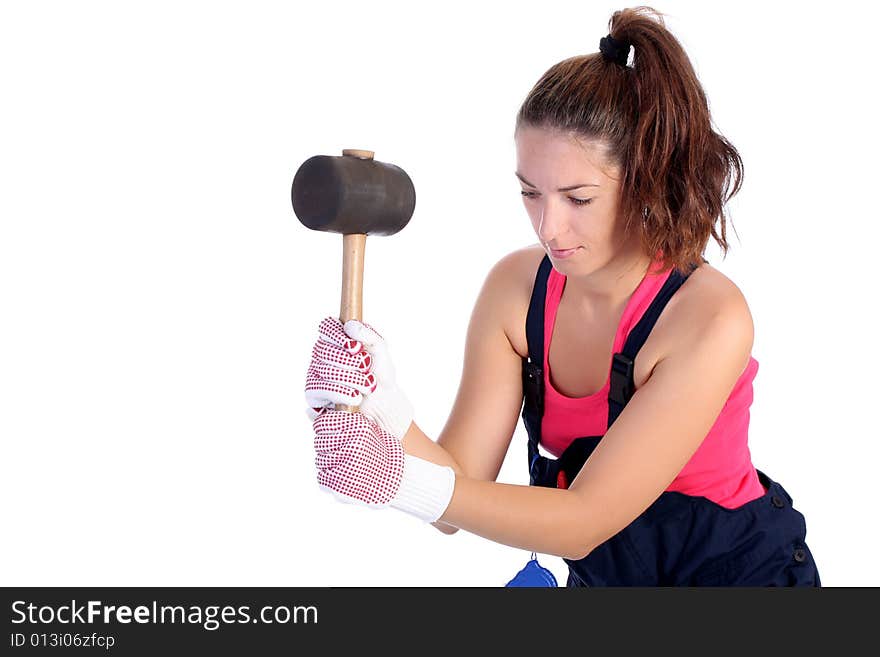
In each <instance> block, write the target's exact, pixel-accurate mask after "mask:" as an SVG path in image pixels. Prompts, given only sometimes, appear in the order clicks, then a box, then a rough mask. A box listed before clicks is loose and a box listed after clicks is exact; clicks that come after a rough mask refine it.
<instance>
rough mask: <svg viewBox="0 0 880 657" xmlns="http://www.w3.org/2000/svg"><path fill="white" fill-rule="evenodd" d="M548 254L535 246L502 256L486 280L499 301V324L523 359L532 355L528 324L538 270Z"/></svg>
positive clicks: (489, 289) (540, 247)
mask: <svg viewBox="0 0 880 657" xmlns="http://www.w3.org/2000/svg"><path fill="white" fill-rule="evenodd" d="M545 254H546V251H545V250H544V248H543V247H542V246H541V245H540V244H539V243H535V244H531V245H529V246H524V247H522V248H519V249H516V250H515V251H511V252H510V253H507V254H506V255H504V256H502V257H501V258H500V259H499V260H498V261H497V262H496V263H495V264H494V266H493V267H492V268H491V270H490V271H489V274H488V275H487V277H486V286H487V290H488V291H489V294H491V295H492V296H493V297H496V301H497V303H495V304H493V305H494V307H495V308H498V309H499V311H500V312H499V314H498V317H499V321H500V322H501V323H502V325H503V328H504V332H505V334H506V335H507V338H508V340H510V345H511V347H512V348H513V349H514V351H516V352H517V353H518V354H519V355H520V356H521V357H523V358H525V357H526V356H527V355H528V343H527V341H526V332H525V323H526V314H527V313H528V309H529V301H530V299H531V297H532V288H533V286H534V284H535V276H536V275H537V273H538V267H539V266H540V264H541V260H542V259H543V258H544V255H545Z"/></svg>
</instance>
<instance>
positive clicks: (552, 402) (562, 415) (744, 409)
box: [541, 263, 765, 509]
mask: <svg viewBox="0 0 880 657" xmlns="http://www.w3.org/2000/svg"><path fill="white" fill-rule="evenodd" d="M658 272H659V263H655V264H654V265H653V266H652V267H651V269H650V270H649V271H648V273H647V274H646V275H645V276H644V278H642V281H641V282H640V283H639V285H638V287H637V288H636V290H635V292H633V294H632V296H631V297H630V298H629V301H627V304H626V308H625V309H624V311H623V315H622V317H621V319H620V324H619V325H618V327H617V333H616V334H615V336H614V351H613V352H612V353H617V352H619V351H621V350H622V349H623V345H624V343H625V342H626V338H627V336H628V335H629V332H630V330H632V329H633V328H634V327H635V325H636V324H637V323H638V321H639V320H640V319H641V317H642V315H644V313H645V311H646V310H647V309H648V306H649V305H650V304H651V302H652V301H653V300H654V297H655V296H656V295H657V293H658V292H659V291H660V288H661V287H663V284H664V283H665V282H666V279H667V278H669V275H670V274H671V273H672V270H668V271H666V272H665V273H658ZM565 281H566V277H565V276H564V275H562V274H560V273H559V272H558V271H556V269H555V268H552V267H551V269H550V276H549V278H548V279H547V296H546V299H545V306H544V390H545V397H544V417H543V418H542V420H541V445H542V446H543V447H544V448H545V449H546V450H547V451H548V452H550V453H551V454H553V455H554V456H556V457H558V456H559V455H560V454H562V452H563V451H564V450H565V448H566V447H568V445H569V444H570V443H571V441H573V440H574V439H575V438H578V437H580V436H602V435H604V434H605V432H606V431H607V429H608V391H609V388H610V385H611V362H610V360H609V363H608V379H606V381H605V385H604V386H603V387H602V389H601V390H599V391H598V392H596V393H595V394H592V395H589V396H587V397H577V398H575V397H567V396H565V395H563V394H562V393H561V392H559V391H558V390H556V388H554V387H553V384H552V383H551V381H550V364H549V354H550V338H551V337H552V336H553V327H554V325H555V323H556V310H557V309H558V307H559V302H560V300H561V299H562V290H563V288H564V287H565ZM757 372H758V361H756V360H755V359H754V358H750V359H749V364H748V366H747V367H746V369H745V371H744V372H743V373H742V374H741V375H740V377H739V380H738V381H737V382H736V385H735V386H734V388H733V391H732V392H731V393H730V396H729V397H728V399H727V403H725V405H724V408H722V409H721V412H720V413H719V415H718V418H717V419H716V420H715V424H714V425H712V428H711V429H710V430H709V433H708V434H706V438H705V439H704V440H703V442H702V443H701V444H700V447H699V448H698V449H697V451H696V452H695V453H694V454H693V456H691V459H690V460H689V461H688V462H687V463H686V464H685V466H684V468H682V470H681V472H679V473H678V476H677V477H676V478H675V479H674V480H673V481H672V483H671V484H670V485H669V487H668V488H667V489H666V490H667V491H677V492H680V493H684V494H686V495H693V496H703V497H706V498H708V499H709V500H712V501H713V502H715V503H717V504H720V505H721V506H724V507H727V508H730V509H732V508H736V507H738V506H741V505H742V504H745V503H746V502H750V501H751V500H753V499H756V498H758V497H760V496H761V495H763V494H764V492H765V491H764V486H763V484H761V482H760V480H759V479H758V473H757V471H756V470H755V467H754V466H753V465H752V460H751V454H750V452H749V447H748V429H749V406H751V403H752V381H753V380H754V378H755V374H757Z"/></svg>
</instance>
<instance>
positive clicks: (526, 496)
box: [413, 291, 753, 559]
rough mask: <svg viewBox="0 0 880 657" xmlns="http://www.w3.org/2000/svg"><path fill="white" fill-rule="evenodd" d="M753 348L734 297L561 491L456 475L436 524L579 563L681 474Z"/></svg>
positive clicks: (662, 365)
mask: <svg viewBox="0 0 880 657" xmlns="http://www.w3.org/2000/svg"><path fill="white" fill-rule="evenodd" d="M737 292H738V291H737ZM752 342H753V325H752V319H751V315H750V313H749V311H748V307H747V306H746V304H745V300H744V299H742V297H741V295H740V296H736V297H734V296H733V295H732V296H731V298H729V299H728V300H727V301H725V302H724V303H723V304H715V305H714V308H713V309H712V311H711V313H709V312H707V313H705V315H704V316H702V317H700V318H693V320H692V323H691V324H690V328H689V329H688V334H687V335H682V339H681V340H680V341H679V342H678V346H677V347H676V348H675V349H674V350H672V351H671V352H670V353H668V354H667V355H666V357H665V358H663V359H662V360H661V361H660V362H659V363H658V364H657V365H656V367H655V368H654V371H653V373H652V375H651V377H650V379H648V381H647V382H646V383H645V384H644V385H643V386H642V387H641V388H639V389H638V390H637V391H636V393H635V394H634V395H633V397H632V399H631V400H630V401H629V403H628V404H627V406H626V408H625V409H624V411H623V412H622V413H621V415H620V416H619V417H618V419H617V420H616V421H615V423H614V424H613V425H612V427H611V428H610V429H609V430H608V432H607V433H606V434H605V437H604V438H603V439H602V441H601V442H600V443H599V445H598V446H597V447H596V449H595V450H594V452H593V453H592V455H591V456H590V458H589V459H588V460H587V462H586V463H585V464H584V466H583V468H582V469H581V471H580V473H579V474H578V476H577V477H576V478H575V479H574V481H573V482H572V485H571V487H570V488H569V489H567V490H563V489H552V488H543V487H533V486H520V485H513V484H500V483H495V482H491V481H486V480H480V479H477V478H473V477H470V476H467V475H466V474H460V473H457V474H456V480H455V491H454V493H453V496H452V500H451V502H450V504H449V506H448V507H447V509H446V511H445V512H444V514H443V515H442V516H441V518H440V521H442V522H444V523H446V524H449V525H452V526H454V527H459V528H461V529H465V530H467V531H469V532H472V533H474V534H477V535H479V536H483V537H485V538H488V539H490V540H493V541H497V542H499V543H503V544H504V545H509V546H513V547H518V548H523V549H526V550H534V551H536V552H541V553H544V554H554V555H558V556H562V557H566V558H569V559H580V558H583V557H584V556H586V555H587V554H589V553H590V552H591V551H592V550H593V549H594V548H595V547H596V546H598V545H600V544H601V543H603V542H604V541H606V540H607V539H609V538H610V537H611V536H613V535H614V534H616V533H617V532H619V531H620V530H621V529H623V528H624V527H626V525H628V524H629V523H630V522H632V520H633V519H634V518H636V517H637V516H638V515H639V514H640V513H641V512H642V511H644V510H645V509H646V508H647V507H648V506H650V504H651V503H652V502H653V501H654V500H655V499H657V497H659V496H660V494H661V493H662V492H663V491H664V490H665V489H666V488H667V487H668V486H669V484H670V483H671V482H672V480H673V479H674V478H675V477H676V475H677V474H678V473H679V472H680V471H681V469H682V468H683V467H684V465H685V464H686V463H687V461H688V460H689V459H690V457H691V456H692V455H693V453H694V452H695V451H696V450H697V448H698V447H699V445H700V443H701V442H702V441H703V439H704V438H705V436H706V434H707V433H708V432H709V430H710V429H711V427H712V425H713V424H714V422H715V420H716V418H717V417H718V414H719V413H720V411H721V409H722V408H723V406H724V404H725V403H726V401H727V398H728V396H729V395H730V392H731V390H732V389H733V387H734V385H735V384H736V381H737V379H738V378H739V376H740V375H741V374H742V372H743V370H744V368H745V366H746V365H747V364H748V360H749V357H750V354H751V348H752ZM428 440H430V439H428ZM413 444H420V442H416V443H413ZM423 453H426V452H423ZM428 458H429V459H431V460H433V457H432V456H431V455H428Z"/></svg>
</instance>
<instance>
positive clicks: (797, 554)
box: [794, 548, 807, 563]
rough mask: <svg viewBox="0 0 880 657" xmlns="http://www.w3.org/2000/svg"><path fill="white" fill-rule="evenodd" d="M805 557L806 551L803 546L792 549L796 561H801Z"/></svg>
mask: <svg viewBox="0 0 880 657" xmlns="http://www.w3.org/2000/svg"><path fill="white" fill-rule="evenodd" d="M806 558H807V552H806V550H804V549H803V548H798V549H797V550H795V551H794V560H795V561H797V562H798V563H802V562H803V561H804V560H805V559H806Z"/></svg>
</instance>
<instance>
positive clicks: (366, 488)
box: [312, 409, 455, 522]
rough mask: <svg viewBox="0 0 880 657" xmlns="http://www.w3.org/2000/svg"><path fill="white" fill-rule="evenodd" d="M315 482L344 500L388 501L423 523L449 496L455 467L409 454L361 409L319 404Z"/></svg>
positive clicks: (432, 517) (372, 504)
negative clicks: (334, 407)
mask: <svg viewBox="0 0 880 657" xmlns="http://www.w3.org/2000/svg"><path fill="white" fill-rule="evenodd" d="M312 427H313V428H314V431H315V466H316V467H317V469H318V486H319V487H320V488H321V489H322V490H324V491H326V492H328V493H331V494H332V495H333V496H334V497H335V498H336V499H338V500H339V501H341V502H346V503H357V504H362V505H364V506H368V507H372V508H381V507H385V506H390V507H392V508H396V509H399V510H401V511H404V512H406V513H409V514H411V515H414V516H416V517H417V518H420V519H422V520H424V521H425V522H434V521H436V520H437V519H439V518H440V517H441V516H442V515H443V512H444V511H446V507H447V506H449V502H450V501H451V499H452V492H453V490H454V488H455V472H454V471H453V469H452V468H450V467H448V466H441V465H437V464H436V463H431V462H430V461H426V460H425V459H421V458H419V457H417V456H413V455H412V454H405V453H404V451H403V446H402V445H401V444H400V441H399V440H397V439H396V438H395V437H394V436H392V435H391V434H389V433H388V432H386V431H384V430H383V429H382V428H381V427H379V426H378V425H377V424H376V423H375V422H373V421H372V420H370V419H369V418H368V417H366V416H365V415H363V414H362V413H348V412H345V411H334V410H330V409H322V410H320V411H318V412H317V417H316V418H315V420H314V421H313V422H312Z"/></svg>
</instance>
